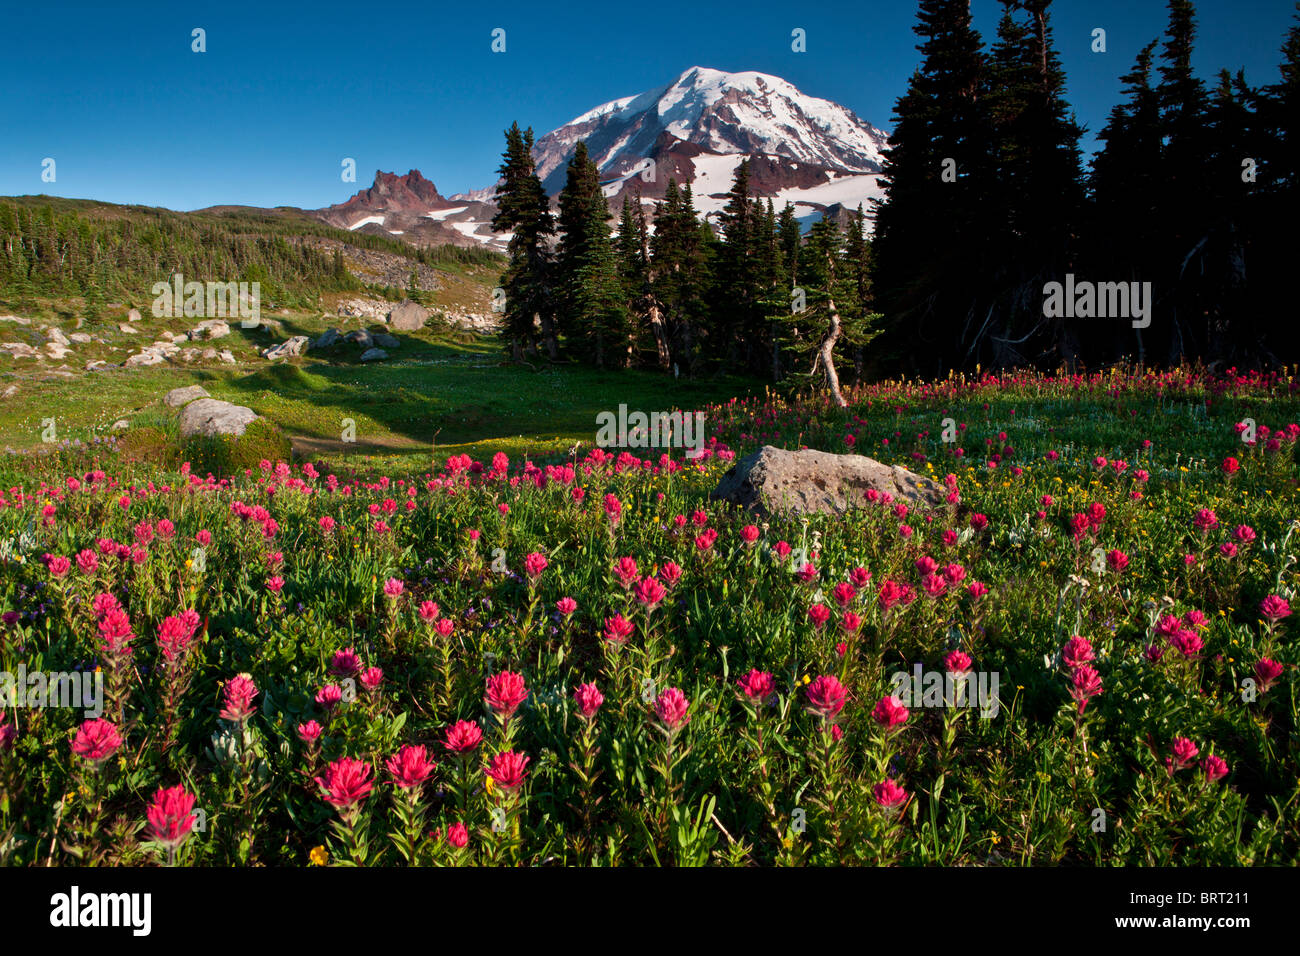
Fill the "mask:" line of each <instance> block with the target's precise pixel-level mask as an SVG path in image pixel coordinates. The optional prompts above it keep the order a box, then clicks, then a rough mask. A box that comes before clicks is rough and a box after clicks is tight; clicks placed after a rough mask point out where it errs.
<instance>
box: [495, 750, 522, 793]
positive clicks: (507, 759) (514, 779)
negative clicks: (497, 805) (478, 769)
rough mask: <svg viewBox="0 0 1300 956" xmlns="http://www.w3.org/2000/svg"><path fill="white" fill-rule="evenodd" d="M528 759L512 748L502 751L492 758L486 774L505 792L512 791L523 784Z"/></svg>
mask: <svg viewBox="0 0 1300 956" xmlns="http://www.w3.org/2000/svg"><path fill="white" fill-rule="evenodd" d="M528 760H529V758H528V757H525V756H524V755H523V754H521V753H517V752H515V751H513V750H506V751H503V752H501V753H499V754H497V755H496V756H495V757H493V758H492V762H491V763H489V764H488V768H487V775H488V776H489V777H491V778H492V779H493V780H494V781H495V782H496V784H497V786H499V787H500V788H501V789H502V790H504V791H505V792H506V793H514V792H515V791H517V790H518V789H519V788H520V787H522V786H523V785H524V777H525V776H527V774H526V773H525V768H526V767H527V766H528Z"/></svg>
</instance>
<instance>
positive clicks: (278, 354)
mask: <svg viewBox="0 0 1300 956" xmlns="http://www.w3.org/2000/svg"><path fill="white" fill-rule="evenodd" d="M310 344H311V339H309V338H307V336H305V335H295V336H294V337H293V338H291V339H285V340H284V341H283V342H281V343H280V344H279V345H273V346H271V347H270V348H269V349H263V350H262V355H263V356H264V357H265V358H268V359H271V360H272V361H274V360H275V359H282V358H290V357H292V356H294V355H301V354H302V353H303V352H305V351H307V346H308V345H310Z"/></svg>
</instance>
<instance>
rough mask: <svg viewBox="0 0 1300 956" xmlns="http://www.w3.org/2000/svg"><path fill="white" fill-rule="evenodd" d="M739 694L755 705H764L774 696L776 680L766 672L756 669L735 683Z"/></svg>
mask: <svg viewBox="0 0 1300 956" xmlns="http://www.w3.org/2000/svg"><path fill="white" fill-rule="evenodd" d="M736 684H737V685H739V687H740V690H741V692H742V693H743V694H744V695H745V696H746V697H748V698H749V699H750V700H751V701H753V703H755V704H766V703H767V702H768V701H769V700H771V699H772V697H773V696H774V695H775V694H776V680H775V679H774V678H773V677H772V675H771V674H769V673H768V672H767V671H760V670H758V669H757V668H754V669H751V670H750V672H749V673H748V674H746V675H745V676H744V677H742V678H740V680H738V681H736Z"/></svg>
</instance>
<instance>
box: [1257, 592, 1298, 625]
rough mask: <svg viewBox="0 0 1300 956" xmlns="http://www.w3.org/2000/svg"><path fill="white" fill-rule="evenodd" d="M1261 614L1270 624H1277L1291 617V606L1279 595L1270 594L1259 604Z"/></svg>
mask: <svg viewBox="0 0 1300 956" xmlns="http://www.w3.org/2000/svg"><path fill="white" fill-rule="evenodd" d="M1259 613H1260V615H1261V616H1262V617H1263V618H1264V620H1266V621H1268V622H1269V623H1270V624H1276V623H1277V622H1278V621H1280V620H1282V618H1284V617H1290V615H1291V605H1290V604H1288V603H1287V601H1286V599H1285V598H1283V597H1281V596H1279V595H1277V594H1270V595H1269V596H1268V597H1266V598H1264V600H1262V601H1260V602H1259Z"/></svg>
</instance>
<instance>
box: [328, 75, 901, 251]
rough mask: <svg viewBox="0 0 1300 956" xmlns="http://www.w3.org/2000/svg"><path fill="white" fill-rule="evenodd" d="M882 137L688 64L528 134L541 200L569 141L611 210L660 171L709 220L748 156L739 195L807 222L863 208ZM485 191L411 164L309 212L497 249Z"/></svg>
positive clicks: (831, 112) (650, 196)
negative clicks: (583, 151) (656, 82)
mask: <svg viewBox="0 0 1300 956" xmlns="http://www.w3.org/2000/svg"><path fill="white" fill-rule="evenodd" d="M886 140H887V136H886V134H885V133H883V132H881V131H880V130H879V129H877V128H876V127H874V126H872V125H871V124H870V123H867V122H865V121H863V120H861V119H859V118H858V117H857V116H856V115H854V113H853V111H852V110H849V109H846V108H845V107H843V106H840V105H839V104H837V103H832V102H831V101H830V100H824V99H819V98H818V97H815V96H809V95H807V94H805V93H802V92H800V91H799V90H798V89H796V88H795V87H794V86H793V85H792V84H791V83H789V82H787V81H786V80H783V79H781V78H780V77H778V76H771V75H768V74H766V73H754V72H747V73H724V72H722V71H721V70H712V69H708V68H706V67H701V66H695V67H691V68H690V69H689V70H686V71H685V72H684V73H682V74H681V75H680V76H679V77H677V79H676V80H674V81H673V82H672V83H670V84H669V85H667V86H664V87H660V88H658V89H654V90H650V91H648V92H646V93H640V94H638V95H636V96H626V97H623V98H622V99H617V100H612V101H610V102H608V103H605V104H603V105H601V106H597V107H596V108H595V109H592V110H588V111H587V112H586V113H583V114H582V115H581V116H578V117H576V118H575V119H573V120H571V121H569V122H568V123H565V124H564V125H563V126H561V127H559V128H558V129H555V130H552V131H551V132H549V133H547V134H546V135H545V136H542V137H541V138H540V139H538V140H537V142H536V144H535V145H534V147H533V155H534V158H535V159H536V161H537V172H538V175H539V176H541V178H542V183H543V185H544V186H545V187H546V191H547V192H548V193H550V195H551V196H552V197H555V196H557V195H558V194H559V192H560V190H561V189H563V188H564V181H565V175H566V173H565V170H566V167H567V166H568V163H569V160H570V159H571V158H572V156H573V150H574V147H575V146H576V145H577V143H578V142H579V141H584V142H586V144H587V150H588V152H589V153H590V154H591V156H592V158H593V159H594V160H595V162H596V165H597V166H598V167H599V169H600V173H601V179H602V182H603V184H604V191H605V196H606V198H607V199H608V200H609V203H610V209H611V210H612V211H613V213H614V214H617V211H618V209H619V207H620V206H621V204H622V200H623V197H625V196H630V195H639V196H640V197H641V200H642V202H643V203H645V204H646V205H647V206H653V204H654V203H655V201H656V200H658V199H659V198H661V197H662V196H663V194H664V189H665V188H666V187H667V185H668V181H669V179H675V180H676V181H677V182H678V184H679V185H686V184H690V186H691V189H692V194H693V198H694V201H695V208H696V209H698V210H699V211H700V213H701V215H703V216H705V217H706V218H711V219H712V218H715V217H716V216H717V214H718V213H719V212H720V211H721V210H722V208H723V207H724V206H725V205H726V202H727V193H728V192H729V191H730V189H731V184H732V180H733V178H734V175H735V171H736V167H737V166H738V165H739V164H740V163H741V162H742V161H744V160H746V159H748V160H749V163H750V191H751V193H753V194H754V195H756V196H760V197H764V198H770V199H771V200H772V203H773V205H774V206H775V207H776V208H777V209H778V210H779V209H781V208H782V207H783V206H784V205H785V204H786V203H787V202H788V203H790V204H791V205H792V206H793V207H794V210H795V215H796V217H798V218H799V219H800V220H801V221H802V222H804V223H805V224H806V225H810V224H811V223H812V222H813V221H815V220H817V219H819V218H821V216H822V215H823V214H825V213H830V214H831V215H839V216H844V215H846V214H847V213H848V212H851V211H853V210H855V209H857V207H858V206H859V205H861V206H862V207H863V209H864V210H865V211H866V212H867V213H868V214H870V213H871V211H872V207H871V202H870V201H871V199H873V198H875V197H877V196H879V195H880V189H879V187H878V186H877V179H878V178H879V173H880V168H881V163H882V162H883V156H882V152H883V150H884V148H885V146H886ZM495 192H496V189H495V187H494V186H488V187H486V188H484V189H475V190H470V191H468V192H465V193H457V194H455V195H453V196H451V197H449V198H444V197H443V196H441V195H440V194H439V193H438V191H437V189H435V188H434V186H433V184H432V183H431V182H429V181H428V180H426V179H424V177H423V176H421V175H420V173H419V171H418V170H412V171H411V172H409V173H407V175H405V176H397V175H394V174H392V173H382V172H380V173H376V174H375V183H374V185H373V186H371V187H370V188H368V189H363V190H361V191H360V192H358V193H357V194H356V195H355V196H353V197H352V198H351V199H349V200H348V201H347V202H345V203H341V204H339V205H336V206H330V207H329V208H328V209H321V210H318V211H317V213H316V214H317V215H318V216H320V217H321V218H322V219H324V220H325V221H326V222H329V223H331V224H332V225H336V226H341V227H343V228H345V229H358V230H364V231H367V232H376V233H381V234H387V235H394V236H401V237H402V238H403V239H405V240H406V241H408V242H411V243H413V244H415V245H429V244H435V243H440V242H453V243H456V244H457V245H469V244H472V243H482V244H484V245H489V246H492V247H494V248H497V249H504V248H505V244H506V241H507V240H508V239H509V237H508V236H503V235H498V234H495V233H493V232H492V230H491V226H490V222H491V219H492V216H493V215H494V214H495V212H496V206H495V204H494V203H493V198H494V195H495Z"/></svg>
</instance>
